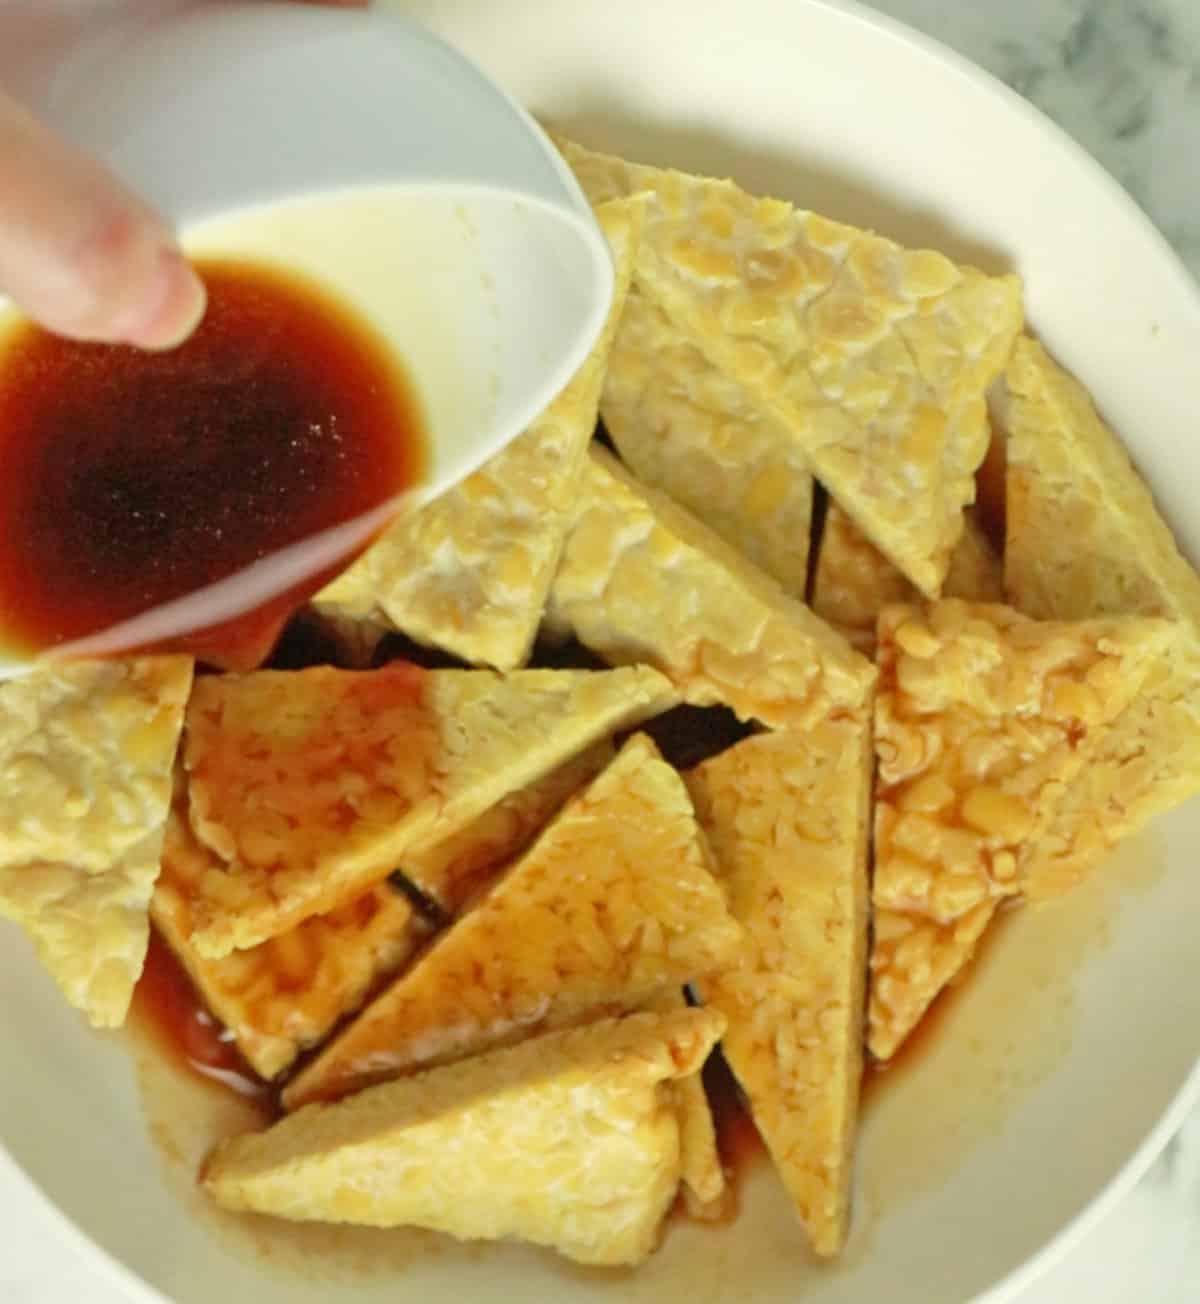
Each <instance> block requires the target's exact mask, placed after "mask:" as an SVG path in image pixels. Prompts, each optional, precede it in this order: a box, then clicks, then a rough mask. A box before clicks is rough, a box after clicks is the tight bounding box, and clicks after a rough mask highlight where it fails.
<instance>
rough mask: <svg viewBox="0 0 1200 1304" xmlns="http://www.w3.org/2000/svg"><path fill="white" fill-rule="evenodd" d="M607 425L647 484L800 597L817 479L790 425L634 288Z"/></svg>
mask: <svg viewBox="0 0 1200 1304" xmlns="http://www.w3.org/2000/svg"><path fill="white" fill-rule="evenodd" d="M600 413H601V416H602V417H603V418H604V425H605V429H607V431H608V433H609V435H610V436H611V437H612V440H613V443H614V444H615V445H616V446H617V451H618V452H619V453H620V455H621V458H622V460H623V461H624V462H625V464H626V465H627V466H628V467H629V468H630V470H632V471H633V473H634V475H636V476H637V478H638V479H639V480H641V481H642V483H643V484H648V485H651V486H653V487H654V488H656V489H661V490H662V491H663V492H664V493H666V494H668V495H669V496H670V497H671V498H673V499H674V500H675V501H676V502H677V503H679V504H681V505H682V506H683V507H686V508H687V509H688V510H689V511H690V512H692V513H693V514H694V515H696V516H698V517H699V518H700V519H701V520H703V521H704V522H705V523H706V524H707V525H708V526H709V527H710V528H711V529H712V530H714V531H715V532H716V533H717V534H719V535H720V536H721V538H723V539H724V540H725V542H726V543H728V544H729V546H730V547H732V548H736V549H737V551H738V552H740V553H741V554H742V556H743V557H745V558H746V560H747V561H750V562H753V563H754V565H756V566H758V567H759V569H760V570H763V571H766V573H767V574H768V575H770V576H772V577H773V578H774V579H776V580H778V582H779V583H780V584H781V585H782V586H783V588H784V589H785V590H786V591H787V592H788V593H790V594H792V596H793V597H797V598H800V599H801V600H803V598H804V593H805V589H806V586H807V583H808V543H809V533H810V518H811V514H812V496H813V481H812V475H811V473H810V471H809V469H808V459H807V458H806V457H805V455H804V452H803V450H802V449H801V448H800V446H799V444H798V443H797V442H796V440H795V439H794V438H793V437H792V434H791V432H790V431H789V430H788V428H787V427H786V426H785V425H784V424H783V423H782V422H781V421H780V420H779V419H778V418H777V417H775V416H773V415H772V414H771V413H770V412H769V411H768V410H767V409H766V408H764V407H762V406H761V405H760V404H758V403H756V402H755V401H754V400H753V399H751V398H750V397H749V396H748V395H747V393H746V391H745V390H744V389H742V387H741V386H740V385H739V384H738V383H737V382H736V381H734V380H730V379H729V377H727V376H726V375H725V374H724V373H723V372H721V371H718V370H717V368H716V367H714V366H713V365H712V363H711V362H709V361H708V359H707V358H706V357H705V356H704V354H703V353H701V352H700V350H699V349H697V348H696V347H695V345H693V344H691V343H689V342H688V339H687V337H686V336H685V335H683V334H682V332H680V331H679V330H678V329H677V328H676V327H675V326H674V325H673V324H672V323H671V321H670V319H669V318H668V317H667V315H666V314H665V313H664V312H663V311H662V309H661V308H659V307H658V306H657V305H656V304H655V303H653V302H652V301H651V300H650V299H648V298H647V297H646V296H645V295H643V294H640V293H639V292H638V291H637V290H636V289H635V290H632V291H631V292H630V295H629V298H628V300H627V301H626V304H625V313H624V316H623V317H622V318H621V327H620V330H619V331H618V332H617V337H616V340H615V341H614V342H613V348H612V354H611V356H610V358H609V365H608V376H607V378H606V380H605V382H604V398H603V400H602V402H601V405H600Z"/></svg>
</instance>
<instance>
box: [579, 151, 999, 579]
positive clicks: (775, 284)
mask: <svg viewBox="0 0 1200 1304" xmlns="http://www.w3.org/2000/svg"><path fill="white" fill-rule="evenodd" d="M560 148H561V149H562V151H563V153H564V155H565V157H566V159H567V161H568V163H569V164H570V165H571V167H572V168H573V169H574V171H575V174H576V176H577V177H578V178H579V180H580V182H581V184H582V185H583V188H584V190H585V191H586V192H587V194H588V197H589V198H590V199H591V200H592V202H593V203H597V202H601V201H603V200H607V199H611V198H614V197H619V196H622V195H631V194H634V193H638V192H643V191H645V192H649V193H650V195H651V201H650V203H649V206H648V209H647V213H646V223H645V229H644V231H643V236H642V241H641V244H640V246H639V252H638V261H637V269H636V273H635V277H636V282H637V285H638V288H639V289H640V290H641V291H642V292H643V293H646V294H648V295H649V296H650V297H651V298H653V299H654V300H655V301H656V302H657V303H658V304H659V306H660V307H661V308H663V310H664V311H665V312H666V313H667V315H668V316H669V317H670V318H671V320H672V321H673V322H674V323H675V325H676V326H678V327H679V328H680V329H681V330H682V331H684V332H685V333H686V334H687V335H688V337H689V338H690V339H691V340H692V342H693V343H694V344H695V345H697V347H699V348H700V349H701V350H703V352H704V353H705V354H706V356H707V357H708V358H709V360H710V361H712V362H713V363H714V364H716V365H717V366H718V367H720V369H721V370H722V371H724V372H725V373H726V374H727V375H728V376H730V377H731V378H732V379H734V380H736V381H738V382H739V383H740V384H742V385H743V386H744V387H745V388H746V390H747V391H748V392H749V393H750V394H751V395H753V396H755V397H756V398H757V399H758V400H759V401H760V402H762V403H763V404H765V405H766V406H767V407H769V408H770V410H771V411H773V412H774V413H775V415H776V416H777V417H778V418H779V419H780V420H781V421H783V422H784V423H785V424H786V425H787V426H788V427H789V428H790V429H791V430H792V431H793V432H794V437H795V438H796V440H797V442H798V443H799V445H800V447H801V448H802V450H803V451H804V453H805V454H806V455H807V457H808V460H809V464H810V466H811V467H812V470H813V473H814V474H815V475H816V476H817V477H818V478H819V479H820V480H821V482H822V483H823V484H824V485H825V486H826V488H828V489H829V491H830V493H832V494H833V495H834V496H835V497H836V498H837V499H838V501H839V502H840V503H841V504H842V506H843V507H845V508H846V510H847V511H849V512H850V513H851V515H852V516H853V517H854V519H855V521H856V522H857V524H858V525H859V527H860V528H861V529H862V530H863V531H864V532H865V533H866V534H867V535H868V537H870V539H871V540H872V542H873V543H874V544H875V545H876V546H877V547H878V548H880V549H881V550H882V551H883V552H884V553H886V554H887V556H888V557H890V558H891V560H892V561H893V562H894V563H895V564H896V565H897V566H898V567H899V568H900V570H902V571H903V572H904V573H905V575H907V576H908V578H909V579H910V580H911V581H912V582H913V583H914V584H915V585H917V587H918V588H919V589H921V591H922V592H924V593H925V594H927V595H928V596H931V597H932V596H936V594H937V593H938V592H939V590H940V587H941V584H942V581H943V579H944V578H945V575H946V568H947V566H948V565H949V561H950V554H951V552H952V551H953V548H954V545H955V544H956V543H957V541H958V535H959V531H960V529H961V521H962V509H963V507H964V506H966V504H968V503H969V502H971V501H973V499H974V495H975V486H974V473H975V469H976V467H977V466H978V465H979V463H980V462H981V460H982V459H983V456H984V453H985V451H986V449H987V442H988V424H987V412H986V404H985V399H984V395H985V393H986V391H987V389H988V387H989V386H990V384H991V383H992V381H993V380H994V379H995V378H996V377H997V376H998V375H999V374H1000V373H1001V372H1002V371H1003V369H1004V366H1005V365H1006V363H1007V361H1008V357H1009V353H1010V351H1011V349H1012V343H1013V339H1014V338H1015V336H1016V334H1017V332H1018V331H1019V330H1020V328H1021V320H1022V309H1021V288H1020V282H1019V281H1018V280H1017V278H1016V277H1014V276H1003V277H989V276H985V275H984V274H983V273H981V272H978V271H976V270H974V269H973V268H970V267H959V266H956V265H955V264H954V263H952V262H950V261H949V260H948V259H946V258H944V257H942V255H940V254H937V253H933V252H930V251H927V250H919V251H914V250H906V249H902V248H901V247H900V246H898V245H895V244H893V243H892V242H891V241H889V240H885V239H882V238H881V237H879V236H876V235H873V234H872V233H870V232H867V231H860V230H856V229H854V228H853V227H849V226H843V225H840V224H838V223H836V222H830V221H827V220H826V219H824V218H821V217H818V216H816V215H815V214H813V213H808V212H803V211H800V210H798V209H795V208H793V207H792V206H791V205H790V204H786V203H783V202H781V201H779V200H773V199H756V198H754V197H752V196H750V195H748V194H746V193H745V192H744V191H742V190H740V189H739V188H738V187H737V186H735V185H733V184H732V183H731V182H728V181H715V180H710V179H707V178H703V177H694V176H688V175H686V174H684V173H681V172H670V171H666V170H663V169H658V168H651V167H642V166H639V165H636V164H632V163H627V162H625V161H623V160H621V159H617V158H611V157H608V156H606V155H603V154H596V153H592V152H590V151H588V150H585V149H583V148H581V147H580V146H578V145H575V144H571V143H569V142H565V141H563V142H560Z"/></svg>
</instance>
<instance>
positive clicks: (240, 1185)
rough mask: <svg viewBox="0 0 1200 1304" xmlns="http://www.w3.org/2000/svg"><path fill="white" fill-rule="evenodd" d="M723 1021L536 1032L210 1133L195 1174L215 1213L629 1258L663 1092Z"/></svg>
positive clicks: (584, 1257) (655, 1199)
mask: <svg viewBox="0 0 1200 1304" xmlns="http://www.w3.org/2000/svg"><path fill="white" fill-rule="evenodd" d="M722 1027H723V1021H722V1019H721V1017H720V1015H718V1014H717V1013H715V1012H714V1011H711V1010H689V1009H684V1010H679V1011H677V1012H675V1013H674V1014H649V1013H647V1014H635V1015H631V1016H629V1017H627V1018H624V1019H605V1020H602V1021H600V1022H597V1023H592V1024H589V1025H587V1026H586V1027H582V1028H574V1029H569V1030H567V1031H563V1032H557V1033H550V1034H548V1035H546V1036H544V1037H538V1038H535V1039H533V1040H531V1041H526V1042H523V1043H522V1044H520V1045H519V1046H512V1047H508V1048H505V1049H502V1050H497V1051H493V1052H492V1053H490V1054H487V1055H482V1056H479V1057H477V1058H476V1059H471V1060H466V1061H462V1062H460V1063H457V1064H451V1065H446V1066H444V1067H442V1068H436V1069H432V1070H430V1071H428V1072H426V1073H421V1074H418V1075H416V1076H414V1077H411V1078H405V1079H402V1080H401V1081H398V1082H389V1083H385V1084H383V1085H381V1086H377V1087H372V1088H370V1089H369V1090H367V1091H364V1092H362V1093H361V1094H359V1095H357V1096H354V1097H352V1098H351V1099H349V1100H343V1101H340V1102H339V1103H337V1104H334V1105H313V1106H310V1107H309V1108H307V1109H303V1110H301V1111H300V1112H299V1113H296V1114H293V1115H291V1116H289V1117H288V1118H285V1119H283V1120H282V1122H279V1123H276V1124H275V1126H274V1127H272V1128H271V1129H269V1130H268V1131H266V1132H263V1133H258V1134H254V1135H247V1136H239V1137H235V1138H233V1139H232V1140H229V1141H224V1142H222V1143H221V1145H220V1146H218V1147H217V1149H216V1151H215V1152H214V1154H213V1155H212V1156H211V1158H210V1159H209V1161H208V1164H207V1166H206V1169H205V1172H204V1174H203V1178H202V1180H203V1183H204V1185H205V1187H206V1188H207V1190H208V1191H209V1193H210V1194H211V1195H212V1196H213V1197H214V1198H215V1199H216V1201H217V1202H218V1203H219V1204H221V1205H224V1206H225V1208H227V1209H235V1210H249V1211H253V1212H255V1213H266V1214H274V1215H276V1216H277V1217H281V1218H290V1219H295V1220H302V1221H320V1222H333V1223H360V1224H365V1225H368V1226H373V1227H397V1226H403V1225H415V1226H418V1227H428V1228H432V1229H434V1230H436V1231H441V1232H447V1233H449V1234H450V1235H451V1236H455V1237H458V1238H459V1239H460V1240H501V1239H509V1238H513V1239H518V1240H525V1241H532V1242H533V1243H535V1244H538V1245H546V1246H551V1247H553V1248H554V1249H556V1250H558V1251H559V1253H561V1254H565V1255H566V1256H568V1257H569V1258H572V1259H576V1260H578V1261H579V1262H581V1263H593V1264H634V1263H639V1262H641V1261H642V1260H643V1259H645V1258H646V1256H647V1255H648V1254H650V1252H651V1251H652V1250H653V1249H654V1247H655V1244H656V1243H657V1240H658V1235H659V1228H660V1225H661V1223H662V1219H663V1217H664V1215H665V1214H666V1213H667V1211H668V1209H669V1208H670V1206H671V1203H672V1201H673V1200H674V1198H675V1193H676V1190H677V1188H678V1185H679V1180H680V1176H681V1147H680V1137H679V1123H678V1121H677V1118H676V1114H675V1111H674V1110H673V1109H671V1108H669V1107H668V1101H667V1100H666V1098H665V1087H666V1085H667V1084H668V1083H672V1082H675V1081H678V1080H679V1079H681V1078H686V1077H689V1076H691V1075H693V1074H696V1073H698V1072H699V1071H700V1068H701V1065H702V1064H703V1063H704V1060H705V1058H706V1057H707V1055H708V1052H709V1050H710V1049H711V1048H712V1045H713V1042H714V1041H716V1039H717V1037H718V1036H719V1035H720V1033H721V1030H722Z"/></svg>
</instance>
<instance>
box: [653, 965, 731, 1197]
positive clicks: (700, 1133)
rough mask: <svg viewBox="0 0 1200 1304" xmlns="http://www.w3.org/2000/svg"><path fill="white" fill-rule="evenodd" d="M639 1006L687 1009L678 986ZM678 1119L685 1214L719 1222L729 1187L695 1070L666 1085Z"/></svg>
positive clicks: (664, 1011)
mask: <svg viewBox="0 0 1200 1304" xmlns="http://www.w3.org/2000/svg"><path fill="white" fill-rule="evenodd" d="M641 1008H642V1009H644V1010H651V1011H654V1012H656V1013H658V1014H670V1013H672V1012H673V1011H676V1010H682V1009H686V1008H687V1001H686V999H685V998H684V994H683V989H682V988H681V987H667V988H664V989H663V990H662V991H661V992H656V993H655V994H654V995H653V996H651V997H650V998H649V999H648V1000H647V1001H645V1002H643V1004H642V1006H641ZM667 1092H668V1094H669V1096H670V1097H671V1099H672V1100H673V1102H674V1104H675V1114H676V1117H677V1118H678V1119H679V1148H680V1156H679V1158H680V1164H681V1170H680V1178H681V1182H682V1186H683V1200H684V1206H685V1208H686V1209H687V1213H688V1217H689V1218H693V1219H695V1220H696V1221H697V1222H721V1221H723V1220H724V1219H725V1218H727V1217H728V1216H729V1214H730V1212H731V1210H730V1200H729V1196H730V1190H729V1187H728V1186H727V1184H726V1182H725V1170H724V1168H723V1167H722V1165H721V1154H720V1151H719V1150H718V1149H717V1129H716V1125H715V1124H714V1122H713V1115H712V1107H711V1106H710V1105H709V1103H708V1093H707V1092H706V1091H705V1090H704V1080H703V1079H702V1078H701V1076H700V1074H699V1073H691V1074H689V1075H688V1076H687V1077H685V1078H677V1079H675V1081H674V1082H671V1083H670V1084H669V1085H668V1087H667Z"/></svg>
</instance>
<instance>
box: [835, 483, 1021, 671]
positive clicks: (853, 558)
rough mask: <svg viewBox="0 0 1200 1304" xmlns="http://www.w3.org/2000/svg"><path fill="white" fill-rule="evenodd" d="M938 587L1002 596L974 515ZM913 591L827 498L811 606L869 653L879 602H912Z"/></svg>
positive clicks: (976, 598)
mask: <svg viewBox="0 0 1200 1304" xmlns="http://www.w3.org/2000/svg"><path fill="white" fill-rule="evenodd" d="M944 592H945V595H946V597H948V598H963V599H965V600H966V601H968V602H999V601H1001V600H1002V599H1003V596H1004V581H1003V576H1002V574H1001V569H1000V559H999V558H998V557H997V556H996V554H995V552H994V551H993V550H992V546H991V544H990V543H988V541H987V537H986V536H985V535H984V533H983V529H982V528H981V526H980V524H979V522H978V520H977V519H976V516H975V514H974V513H973V512H971V511H968V512H967V513H966V514H965V516H964V518H963V533H962V538H960V539H959V541H958V544H957V546H956V547H955V549H954V555H953V557H951V559H950V570H949V572H948V573H947V575H946V583H945V586H944ZM916 598H917V592H916V590H915V589H914V588H913V586H912V585H911V584H910V583H909V582H908V581H907V580H906V579H905V578H904V576H903V575H901V574H900V572H899V571H898V570H897V569H896V568H895V566H893V565H892V563H891V562H890V561H888V559H887V558H886V557H885V556H884V555H883V553H881V552H880V551H879V549H878V548H876V547H875V546H874V544H872V543H870V542H869V541H868V540H867V538H866V537H865V536H864V535H863V533H862V531H861V530H859V528H858V527H857V526H856V525H855V524H854V522H853V521H852V520H851V519H850V517H849V516H847V515H846V513H845V512H844V511H843V510H842V509H841V508H840V507H839V506H838V505H837V503H835V502H833V501H832V500H831V501H830V503H829V505H828V508H827V510H826V513H825V527H824V530H823V531H822V533H821V541H820V543H819V545H818V547H817V564H816V567H815V569H814V572H813V590H812V609H813V610H814V611H815V612H816V613H817V615H818V616H820V617H821V618H822V619H823V620H827V621H828V622H829V623H830V624H831V625H832V626H833V627H834V628H835V629H838V630H840V631H841V632H842V633H843V634H845V636H846V638H847V639H849V640H850V642H851V643H852V644H853V645H854V646H855V647H856V648H858V650H859V651H860V652H863V653H865V654H867V655H868V656H873V655H874V652H875V627H876V625H877V624H878V622H879V613H880V612H881V611H882V610H883V609H884V607H887V606H891V605H892V604H893V603H897V602H913V601H915V600H916Z"/></svg>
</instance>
